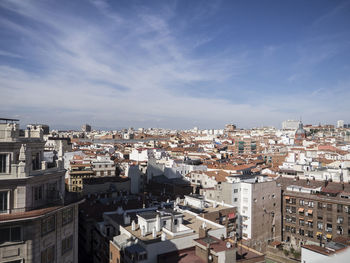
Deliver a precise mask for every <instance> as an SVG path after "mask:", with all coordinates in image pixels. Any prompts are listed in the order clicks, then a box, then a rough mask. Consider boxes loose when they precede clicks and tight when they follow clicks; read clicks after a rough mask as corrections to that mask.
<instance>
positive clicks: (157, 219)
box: [156, 214, 160, 232]
mask: <svg viewBox="0 0 350 263" xmlns="http://www.w3.org/2000/svg"><path fill="white" fill-rule="evenodd" d="M156 231H157V232H159V231H160V216H159V214H157V216H156Z"/></svg>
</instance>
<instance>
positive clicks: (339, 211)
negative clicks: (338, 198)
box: [337, 204, 343, 213]
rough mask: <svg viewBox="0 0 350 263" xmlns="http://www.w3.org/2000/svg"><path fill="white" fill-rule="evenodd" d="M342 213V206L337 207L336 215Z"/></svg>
mask: <svg viewBox="0 0 350 263" xmlns="http://www.w3.org/2000/svg"><path fill="white" fill-rule="evenodd" d="M342 212H343V205H339V204H338V205H337V213H342Z"/></svg>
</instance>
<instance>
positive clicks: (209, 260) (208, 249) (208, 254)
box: [205, 244, 212, 263]
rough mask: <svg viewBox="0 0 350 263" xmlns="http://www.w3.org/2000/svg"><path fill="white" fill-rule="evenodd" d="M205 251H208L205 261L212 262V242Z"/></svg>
mask: <svg viewBox="0 0 350 263" xmlns="http://www.w3.org/2000/svg"><path fill="white" fill-rule="evenodd" d="M205 252H206V253H205V254H206V259H205V262H207V263H210V262H212V260H211V259H209V257H211V255H210V244H207V247H206V250H205Z"/></svg>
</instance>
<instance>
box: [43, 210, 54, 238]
mask: <svg viewBox="0 0 350 263" xmlns="http://www.w3.org/2000/svg"><path fill="white" fill-rule="evenodd" d="M55 229H56V218H55V216H54V215H53V216H49V217H47V218H44V219H43V220H41V235H42V236H44V235H46V234H48V233H50V232H52V231H54V230H55Z"/></svg>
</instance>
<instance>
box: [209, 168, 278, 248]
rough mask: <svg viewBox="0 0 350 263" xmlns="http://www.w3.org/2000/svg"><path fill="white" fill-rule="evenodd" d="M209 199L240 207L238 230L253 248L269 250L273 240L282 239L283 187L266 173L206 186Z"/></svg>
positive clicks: (228, 179)
mask: <svg viewBox="0 0 350 263" xmlns="http://www.w3.org/2000/svg"><path fill="white" fill-rule="evenodd" d="M203 195H204V196H205V198H206V199H209V200H215V201H217V202H222V201H223V202H225V203H226V204H230V205H233V206H235V207H237V211H238V214H239V221H240V223H239V225H238V232H239V233H240V234H241V236H242V237H243V238H244V239H246V240H248V241H249V242H250V241H251V242H252V243H251V245H252V247H253V248H256V249H257V250H259V251H264V250H265V249H266V244H267V243H268V242H270V241H276V240H277V241H278V240H281V188H280V186H279V185H278V184H277V182H276V181H274V180H272V179H270V178H267V177H263V176H246V175H236V176H228V177H227V181H226V182H222V183H221V184H218V185H217V186H216V187H215V188H214V189H203Z"/></svg>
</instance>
